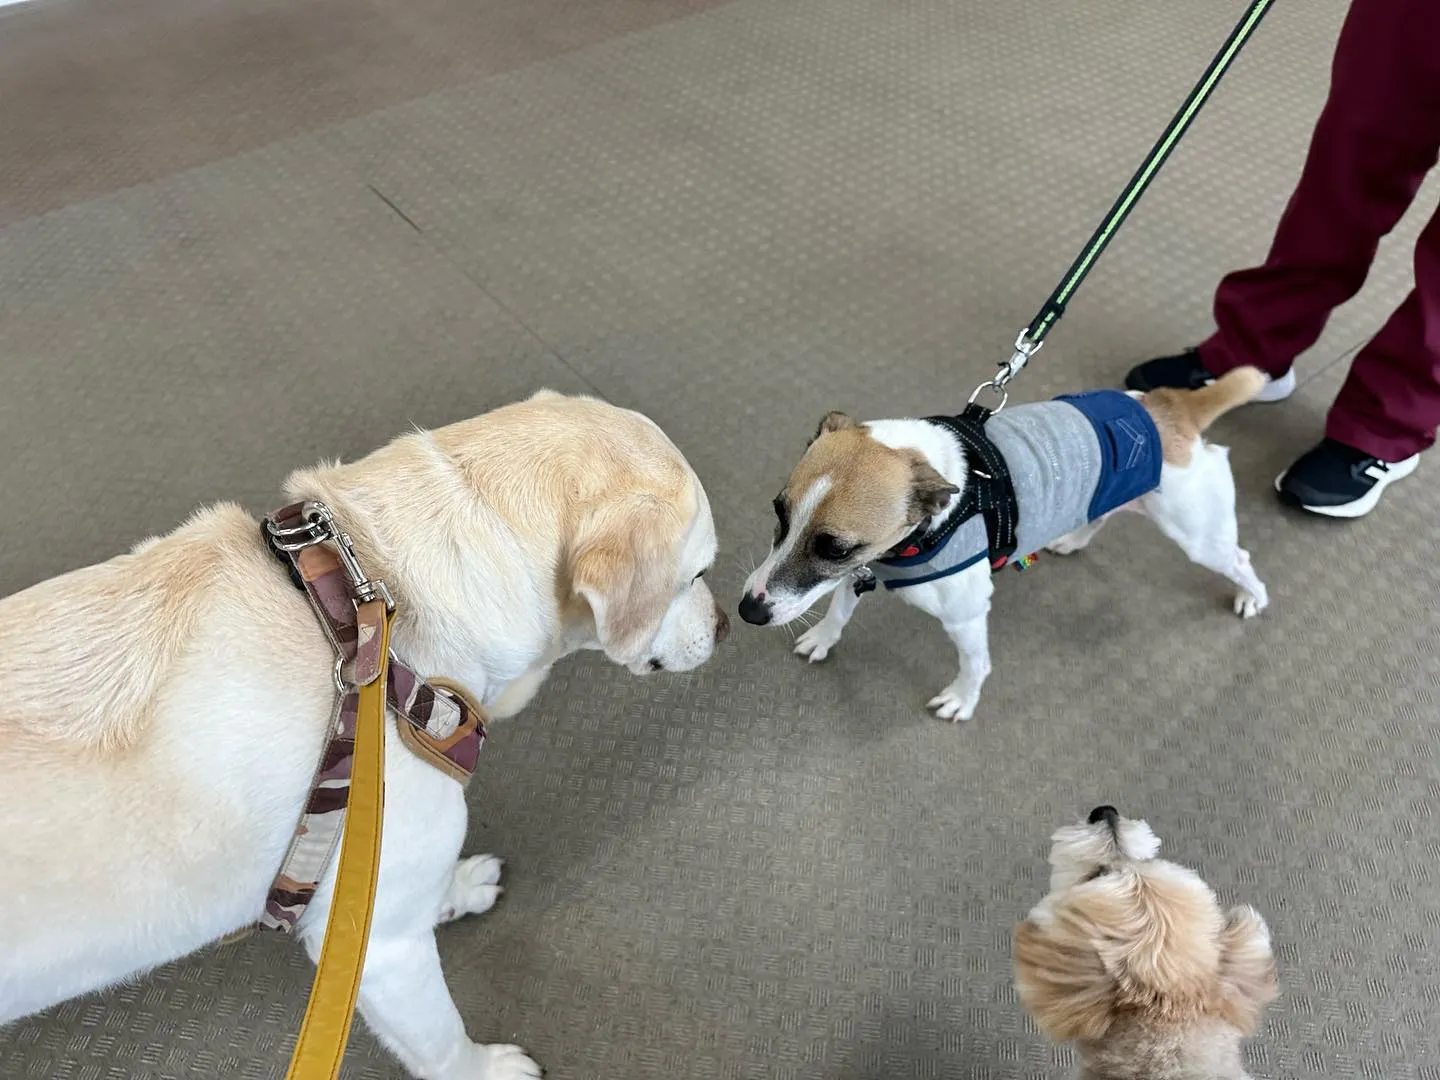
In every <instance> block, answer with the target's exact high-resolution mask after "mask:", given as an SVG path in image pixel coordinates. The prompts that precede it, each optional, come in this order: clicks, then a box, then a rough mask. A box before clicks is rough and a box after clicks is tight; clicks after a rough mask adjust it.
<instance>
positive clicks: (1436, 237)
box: [1325, 211, 1440, 461]
mask: <svg viewBox="0 0 1440 1080" xmlns="http://www.w3.org/2000/svg"><path fill="white" fill-rule="evenodd" d="M1437 424H1440V211H1436V214H1435V216H1434V217H1432V218H1431V219H1430V224H1428V225H1426V226H1425V230H1424V231H1423V232H1422V233H1421V234H1420V239H1419V240H1418V241H1416V244H1415V288H1414V290H1413V291H1411V293H1410V295H1409V296H1407V297H1406V298H1405V302H1404V303H1402V304H1401V305H1400V307H1399V309H1398V310H1396V312H1395V314H1393V315H1392V316H1390V321H1389V322H1387V323H1386V324H1385V326H1384V328H1383V329H1381V331H1380V333H1379V334H1377V335H1376V336H1375V337H1374V338H1373V339H1372V340H1371V341H1370V343H1369V344H1368V345H1366V346H1365V348H1363V349H1362V350H1360V355H1359V356H1357V357H1356V358H1355V362H1354V363H1353V364H1351V365H1350V374H1349V375H1348V376H1346V378H1345V385H1344V386H1342V387H1341V388H1340V394H1339V396H1338V397H1337V398H1336V399H1335V404H1334V405H1332V406H1331V407H1330V415H1329V416H1328V417H1327V418H1326V421H1325V434H1326V435H1328V436H1330V438H1332V439H1336V440H1338V441H1340V442H1342V443H1344V444H1345V445H1346V446H1353V447H1355V448H1356V449H1358V450H1363V451H1365V453H1367V454H1373V455H1374V456H1375V457H1377V458H1379V459H1380V460H1381V461H1400V460H1402V459H1404V458H1407V457H1409V456H1410V455H1411V454H1418V453H1419V452H1420V451H1421V450H1424V449H1427V448H1428V447H1429V446H1430V445H1431V444H1432V443H1434V442H1435V428H1436V425H1437Z"/></svg>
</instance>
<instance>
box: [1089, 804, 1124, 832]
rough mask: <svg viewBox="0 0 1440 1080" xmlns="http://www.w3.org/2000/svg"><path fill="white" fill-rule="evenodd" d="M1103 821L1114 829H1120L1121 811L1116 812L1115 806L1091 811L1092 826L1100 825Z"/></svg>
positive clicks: (1099, 807) (1100, 807)
mask: <svg viewBox="0 0 1440 1080" xmlns="http://www.w3.org/2000/svg"><path fill="white" fill-rule="evenodd" d="M1102 821H1103V822H1105V824H1106V825H1109V826H1110V828H1112V829H1116V828H1119V827H1120V811H1119V810H1116V809H1115V808H1114V807H1113V806H1097V807H1095V809H1094V810H1091V811H1090V824H1091V825H1099V824H1100V823H1101V822H1102Z"/></svg>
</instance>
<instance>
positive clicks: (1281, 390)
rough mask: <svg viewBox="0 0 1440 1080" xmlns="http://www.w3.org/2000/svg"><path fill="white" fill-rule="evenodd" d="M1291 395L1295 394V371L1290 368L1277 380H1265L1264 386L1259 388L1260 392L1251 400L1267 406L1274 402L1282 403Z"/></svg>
mask: <svg viewBox="0 0 1440 1080" xmlns="http://www.w3.org/2000/svg"><path fill="white" fill-rule="evenodd" d="M1293 393H1295V369H1294V368H1291V369H1290V370H1289V371H1287V372H1285V374H1284V375H1281V376H1280V377H1279V378H1278V379H1266V380H1265V385H1264V386H1262V387H1261V388H1260V392H1259V393H1258V394H1256V395H1255V397H1254V398H1253V399H1252V400H1254V401H1256V402H1261V403H1264V404H1267V405H1268V404H1270V403H1271V402H1274V401H1284V400H1285V399H1286V398H1288V397H1289V396H1290V395H1291V394H1293Z"/></svg>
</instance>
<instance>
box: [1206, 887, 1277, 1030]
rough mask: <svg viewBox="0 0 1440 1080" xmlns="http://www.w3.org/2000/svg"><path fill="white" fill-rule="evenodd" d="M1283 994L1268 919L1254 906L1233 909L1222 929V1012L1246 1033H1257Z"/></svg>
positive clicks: (1222, 1014) (1227, 914) (1230, 1022)
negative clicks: (1269, 1007)
mask: <svg viewBox="0 0 1440 1080" xmlns="http://www.w3.org/2000/svg"><path fill="white" fill-rule="evenodd" d="M1279 993H1280V987H1279V981H1278V980H1277V978H1276V976H1275V954H1274V953H1273V952H1272V951H1271V948H1270V930H1269V928H1268V927H1267V926H1266V925H1265V920H1264V919H1262V918H1261V917H1260V913H1259V912H1258V911H1256V910H1255V909H1254V908H1252V907H1238V908H1232V909H1231V910H1230V911H1229V912H1227V913H1226V916H1225V929H1224V930H1222V931H1221V932H1220V1015H1221V1016H1223V1017H1224V1018H1225V1020H1226V1022H1227V1023H1229V1024H1231V1025H1232V1026H1233V1027H1235V1028H1236V1029H1237V1030H1238V1031H1239V1032H1240V1033H1241V1034H1242V1035H1250V1034H1253V1033H1254V1031H1255V1028H1256V1027H1258V1026H1259V1024H1260V1013H1261V1010H1263V1009H1264V1008H1265V1006H1266V1005H1268V1004H1270V1002H1272V1001H1274V1000H1275V998H1276V996H1277V995H1278V994H1279Z"/></svg>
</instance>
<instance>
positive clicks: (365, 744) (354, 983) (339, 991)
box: [285, 599, 390, 1080]
mask: <svg viewBox="0 0 1440 1080" xmlns="http://www.w3.org/2000/svg"><path fill="white" fill-rule="evenodd" d="M357 615H358V616H359V618H358V623H359V625H360V626H362V627H374V628H375V629H376V630H377V632H378V636H379V642H378V646H379V648H378V653H379V660H378V664H377V668H378V670H377V671H376V672H375V674H374V677H372V678H371V679H370V681H369V682H367V683H365V684H364V685H363V686H361V687H360V688H359V700H358V703H357V705H356V709H355V752H354V761H353V763H352V765H351V770H350V795H349V802H348V804H347V807H346V811H345V825H344V833H343V836H342V838H341V841H340V864H339V869H338V870H337V872H336V875H335V894H334V896H333V897H332V898H331V902H330V921H329V923H328V924H327V925H326V927H325V942H324V944H323V945H321V947H320V959H319V961H318V962H317V964H316V966H315V981H314V983H313V984H312V985H311V988H310V1002H309V1004H308V1005H307V1006H306V1008H305V1019H304V1022H303V1023H302V1024H301V1026H300V1035H299V1037H298V1038H297V1039H296V1042H295V1050H294V1053H293V1054H292V1055H291V1058H290V1069H289V1071H288V1072H287V1073H286V1074H285V1076H286V1080H335V1078H336V1077H338V1076H339V1075H340V1062H341V1061H342V1060H343V1059H344V1056H345V1044H346V1042H347V1041H348V1039H349V1037H350V1024H351V1021H352V1019H353V1017H354V1015H355V1001H356V999H357V998H358V997H359V994H360V976H361V973H362V972H363V971H364V969H365V949H366V945H367V944H368V943H369V939H370V919H371V916H372V915H373V914H374V910H375V884H376V880H377V878H378V877H379V873H380V833H381V820H382V818H383V816H384V810H385V704H386V702H385V694H386V684H387V675H388V670H387V669H388V667H389V663H390V612H389V611H388V610H386V605H385V602H384V601H383V600H378V599H377V600H371V601H368V602H366V603H363V604H360V605H358V606H357ZM367 674H369V673H368V672H367Z"/></svg>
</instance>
